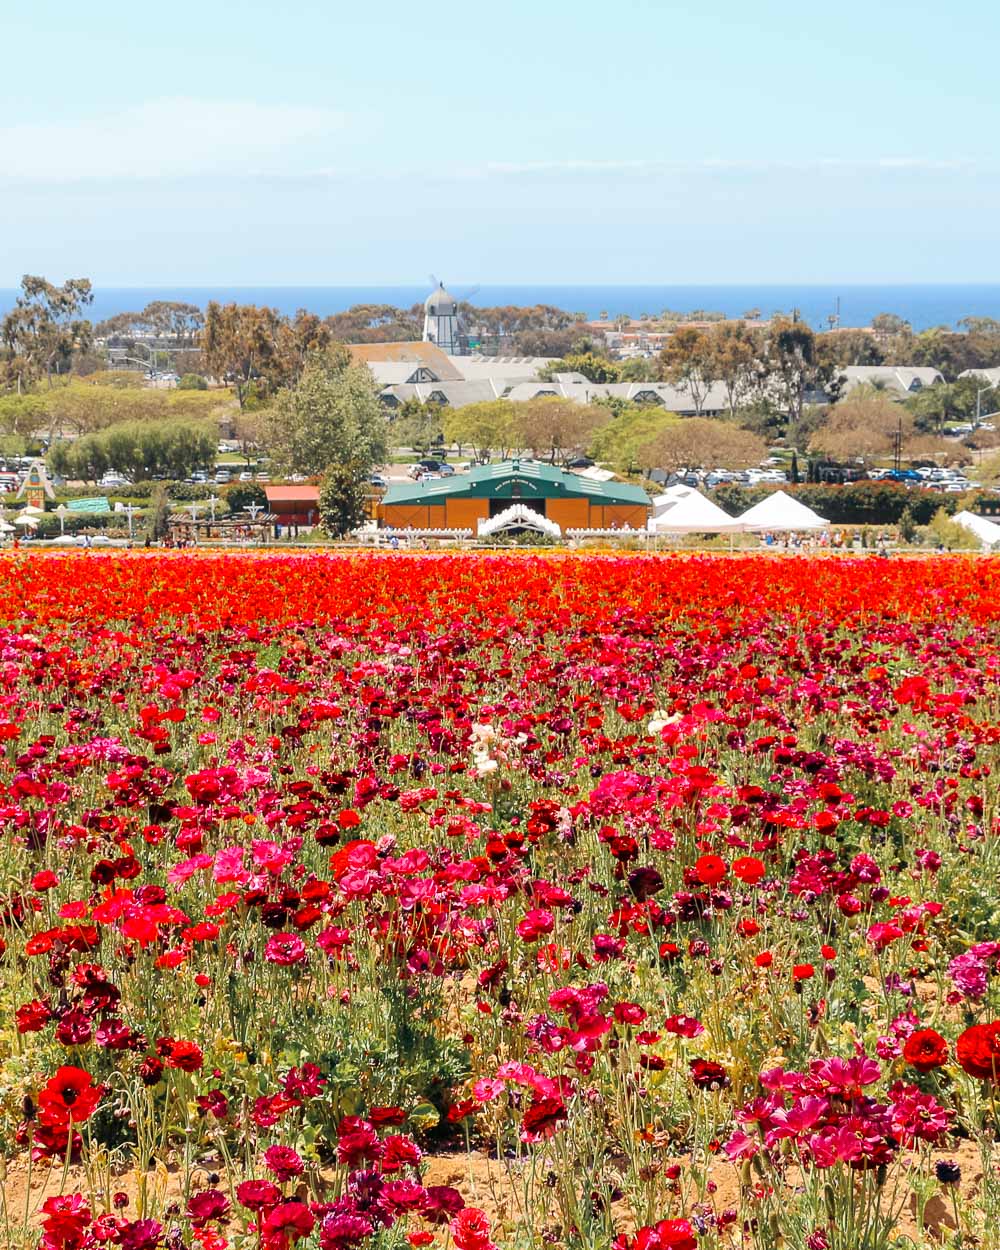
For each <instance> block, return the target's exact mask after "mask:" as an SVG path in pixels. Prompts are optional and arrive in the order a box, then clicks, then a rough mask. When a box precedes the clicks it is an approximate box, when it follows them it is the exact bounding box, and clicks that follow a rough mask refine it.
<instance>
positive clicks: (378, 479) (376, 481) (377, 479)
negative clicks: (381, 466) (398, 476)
mask: <svg viewBox="0 0 1000 1250" xmlns="http://www.w3.org/2000/svg"><path fill="white" fill-rule="evenodd" d="M368 484H369V485H370V486H380V487H383V488H384V487H385V486H386V480H385V478H384V477H383V476H382V474H381V473H373V474H372V475H371V477H370V478H369V479H368Z"/></svg>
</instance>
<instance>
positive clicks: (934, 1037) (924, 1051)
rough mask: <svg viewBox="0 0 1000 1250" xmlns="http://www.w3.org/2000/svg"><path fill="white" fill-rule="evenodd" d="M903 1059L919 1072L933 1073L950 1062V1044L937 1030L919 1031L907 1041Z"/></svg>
mask: <svg viewBox="0 0 1000 1250" xmlns="http://www.w3.org/2000/svg"><path fill="white" fill-rule="evenodd" d="M903 1058H904V1059H905V1060H906V1062H907V1063H908V1064H909V1065H910V1067H911V1068H916V1069H917V1071H918V1072H931V1071H932V1070H933V1069H934V1068H940V1067H942V1066H943V1065H944V1064H946V1063H947V1062H948V1043H947V1042H946V1041H945V1040H944V1038H943V1037H942V1036H941V1034H940V1033H938V1032H937V1030H936V1029H917V1031H916V1032H915V1033H911V1034H910V1036H909V1037H908V1038H907V1039H906V1044H905V1045H904V1046H903Z"/></svg>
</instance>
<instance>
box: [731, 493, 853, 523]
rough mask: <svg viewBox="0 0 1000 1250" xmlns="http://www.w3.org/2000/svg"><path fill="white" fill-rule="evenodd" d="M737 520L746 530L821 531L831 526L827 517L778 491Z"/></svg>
mask: <svg viewBox="0 0 1000 1250" xmlns="http://www.w3.org/2000/svg"><path fill="white" fill-rule="evenodd" d="M737 520H738V521H739V522H740V524H741V525H742V527H743V528H744V529H746V530H782V531H792V530H820V529H822V528H823V527H824V526H825V525H829V524H830V522H829V521H828V520H827V519H826V517H821V516H820V515H819V514H818V513H816V512H813V510H812V508H807V507H806V505H805V504H804V503H800V502H799V500H797V499H793V498H792V496H791V495H788V494H786V493H785V492H784V491H783V490H776V491H775V492H774V493H773V494H772V495H768V497H767V498H766V499H762V500H761V501H760V503H755V504H754V506H753V507H752V508H748V509H747V510H746V512H744V513H743V515H742V516H741V517H737Z"/></svg>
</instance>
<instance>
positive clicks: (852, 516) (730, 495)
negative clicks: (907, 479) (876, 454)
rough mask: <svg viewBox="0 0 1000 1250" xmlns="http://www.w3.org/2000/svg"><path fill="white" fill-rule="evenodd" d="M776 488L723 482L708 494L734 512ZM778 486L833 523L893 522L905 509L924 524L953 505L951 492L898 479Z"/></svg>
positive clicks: (741, 510)
mask: <svg viewBox="0 0 1000 1250" xmlns="http://www.w3.org/2000/svg"><path fill="white" fill-rule="evenodd" d="M777 489H779V488H778V487H775V486H770V485H766V486H749V487H746V486H736V485H733V484H730V483H723V485H721V486H718V487H716V489H715V491H714V492H713V495H712V497H713V498H714V499H715V501H716V503H718V504H719V506H720V507H722V508H724V509H725V510H726V511H727V512H729V513H731V514H732V515H733V516H738V515H739V514H740V513H741V512H745V511H746V510H747V508H750V507H752V506H753V505H754V504H755V503H760V501H761V500H762V499H766V498H767V496H768V495H770V494H772V493H773V492H774V491H775V490H777ZM780 489H783V490H785V491H786V492H787V493H788V494H789V495H794V497H795V498H796V499H798V500H800V501H801V502H802V503H804V504H805V505H806V506H807V507H809V508H812V509H813V511H815V512H818V513H819V515H820V516H823V517H826V519H827V520H828V521H830V522H831V523H832V524H834V525H896V524H898V523H899V522H900V521H901V520H902V517H903V513H904V512H906V511H909V514H910V517H911V518H912V522H913V524H915V525H927V524H928V523H929V522H930V520H931V518H932V517H933V516H934V513H935V512H936V511H937V510H938V509H939V508H941V507H944V508H945V509H946V510H947V511H948V512H949V513H951V512H954V511H955V510H956V506H957V505H956V499H955V496H948V495H945V496H942V495H941V494H940V493H938V492H937V491H933V490H924V489H921V488H917V489H910V488H909V487H907V486H904V485H903V484H902V483H901V482H848V483H847V484H846V485H844V486H837V485H833V484H829V483H802V484H801V485H798V486H785V487H782V488H780Z"/></svg>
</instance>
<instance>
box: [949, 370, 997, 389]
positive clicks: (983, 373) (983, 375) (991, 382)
mask: <svg viewBox="0 0 1000 1250" xmlns="http://www.w3.org/2000/svg"><path fill="white" fill-rule="evenodd" d="M958 376H959V377H960V378H979V379H981V381H982V384H983V386H1000V369H966V370H965V371H964V372H962V373H960V374H959V375H958Z"/></svg>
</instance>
